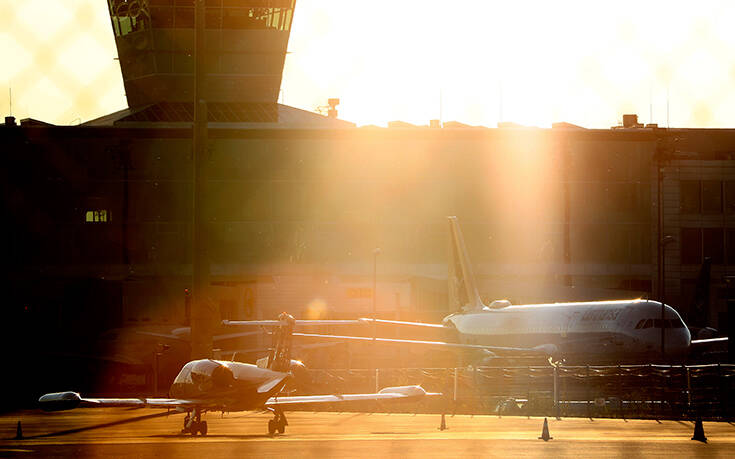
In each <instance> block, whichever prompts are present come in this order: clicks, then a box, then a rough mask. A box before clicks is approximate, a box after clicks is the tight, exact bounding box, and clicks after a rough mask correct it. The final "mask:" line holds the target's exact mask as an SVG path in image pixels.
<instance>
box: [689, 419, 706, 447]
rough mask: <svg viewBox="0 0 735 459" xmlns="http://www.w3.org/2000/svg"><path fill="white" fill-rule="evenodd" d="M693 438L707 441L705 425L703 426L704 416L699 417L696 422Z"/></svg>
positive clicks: (703, 441)
mask: <svg viewBox="0 0 735 459" xmlns="http://www.w3.org/2000/svg"><path fill="white" fill-rule="evenodd" d="M692 440H697V441H701V442H702V443H707V437H705V436H704V426H702V418H697V421H696V422H695V423H694V436H693V437H692Z"/></svg>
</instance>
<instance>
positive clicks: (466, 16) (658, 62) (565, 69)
mask: <svg viewBox="0 0 735 459" xmlns="http://www.w3.org/2000/svg"><path fill="white" fill-rule="evenodd" d="M733 23H735V6H733V5H732V4H731V3H730V2H716V1H702V2H698V3H697V6H696V9H695V8H693V7H692V4H691V3H690V2H689V3H684V2H676V1H669V2H639V1H629V0H620V1H617V2H614V3H600V2H589V1H564V0H560V1H556V2H549V1H530V0H527V1H517V2H500V1H488V0H454V1H452V2H447V1H436V0H400V1H396V0H371V1H369V2H364V1H357V0H297V4H296V13H295V18H294V23H293V30H292V33H291V40H290V44H289V50H290V54H289V55H288V57H287V59H286V66H285V69H284V78H283V85H282V95H281V97H282V101H283V102H285V103H286V104H289V105H293V106H297V107H300V108H304V109H307V110H313V109H315V108H316V107H317V106H320V105H324V104H325V103H326V99H327V98H329V97H339V98H340V99H341V100H342V104H341V105H340V107H339V111H340V117H342V118H344V119H347V120H350V121H354V122H356V123H358V124H359V125H363V124H378V125H385V123H386V122H388V121H391V120H403V121H408V122H412V123H416V124H427V123H428V121H429V120H430V119H435V118H440V117H441V118H442V119H443V120H444V121H449V120H456V121H460V122H463V123H466V124H472V125H485V126H495V125H496V123H497V122H498V121H511V122H516V123H520V124H525V125H535V126H541V127H548V126H550V125H551V123H553V122H557V121H567V122H571V123H575V124H580V125H582V126H585V127H597V128H607V127H610V126H612V125H614V124H617V122H618V121H619V120H620V118H621V115H622V114H623V113H638V115H639V117H640V119H641V120H642V121H644V122H649V119H650V120H651V121H653V122H657V123H659V124H661V125H666V124H667V120H669V122H670V125H672V126H679V127H733V126H734V125H735V96H734V95H733V91H732V87H733V85H734V84H735V58H734V57H733V56H735V52H733V51H735V34H732V33H731V24H733ZM115 56H116V52H115V46H114V41H113V37H112V32H111V30H110V23H109V18H108V17H107V11H106V2H104V1H100V0H69V1H67V2H48V1H47V0H24V1H23V2H9V1H8V2H0V59H1V60H2V62H6V63H10V65H4V66H3V67H2V68H0V88H4V90H2V92H0V94H2V96H0V111H2V112H3V113H8V111H9V104H8V102H9V98H8V97H6V94H7V93H8V91H7V88H8V86H10V85H12V87H13V100H14V104H13V105H14V107H13V111H14V114H16V116H18V117H21V118H22V117H27V116H32V117H34V118H39V119H42V120H47V121H51V122H56V123H63V124H66V123H71V122H73V121H75V120H82V121H84V120H88V119H91V118H94V117H96V116H101V115H104V114H106V113H109V112H111V111H114V110H119V109H121V108H124V107H125V99H124V90H123V88H122V79H121V78H120V74H119V65H118V64H117V62H116V61H115V60H114V57H115Z"/></svg>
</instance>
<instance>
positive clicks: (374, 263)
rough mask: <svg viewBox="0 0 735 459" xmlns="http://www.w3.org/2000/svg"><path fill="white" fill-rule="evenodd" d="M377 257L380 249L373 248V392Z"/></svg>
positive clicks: (376, 377)
mask: <svg viewBox="0 0 735 459" xmlns="http://www.w3.org/2000/svg"><path fill="white" fill-rule="evenodd" d="M378 255H380V247H375V248H374V249H373V345H372V348H373V363H374V366H375V392H377V391H378V363H377V360H378V358H377V353H376V352H375V338H376V335H377V333H376V329H375V325H376V322H375V315H376V312H375V309H376V307H375V304H376V297H377V296H378V291H377V286H378Z"/></svg>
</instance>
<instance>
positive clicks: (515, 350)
mask: <svg viewBox="0 0 735 459" xmlns="http://www.w3.org/2000/svg"><path fill="white" fill-rule="evenodd" d="M293 336H303V337H306V338H319V339H337V340H344V341H348V340H351V341H363V342H378V343H395V344H407V345H408V344H411V345H423V346H432V347H440V348H442V347H443V348H449V349H452V348H453V349H472V350H485V351H490V352H493V353H501V354H526V355H528V354H534V355H548V354H549V349H548V348H547V347H546V346H539V347H538V348H525V347H503V346H486V345H484V344H461V343H446V342H444V341H420V340H410V339H393V338H370V337H367V336H341V335H320V334H315V333H294V334H293Z"/></svg>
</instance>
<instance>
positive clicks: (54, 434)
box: [23, 411, 177, 439]
mask: <svg viewBox="0 0 735 459" xmlns="http://www.w3.org/2000/svg"><path fill="white" fill-rule="evenodd" d="M173 414H177V412H168V411H166V412H163V413H154V414H146V415H144V416H136V417H134V418H127V419H121V420H119V421H112V422H105V423H103V424H95V425H92V426H86V427H77V428H75V429H67V430H60V431H58V432H49V433H44V434H39V435H28V436H24V437H23V438H24V439H32V438H46V437H60V436H63V435H69V434H74V433H79V432H86V431H88V430H95V429H103V428H105V427H112V426H119V425H121V424H129V423H132V422H139V421H145V420H147V419H154V418H160V417H163V416H171V415H173Z"/></svg>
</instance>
